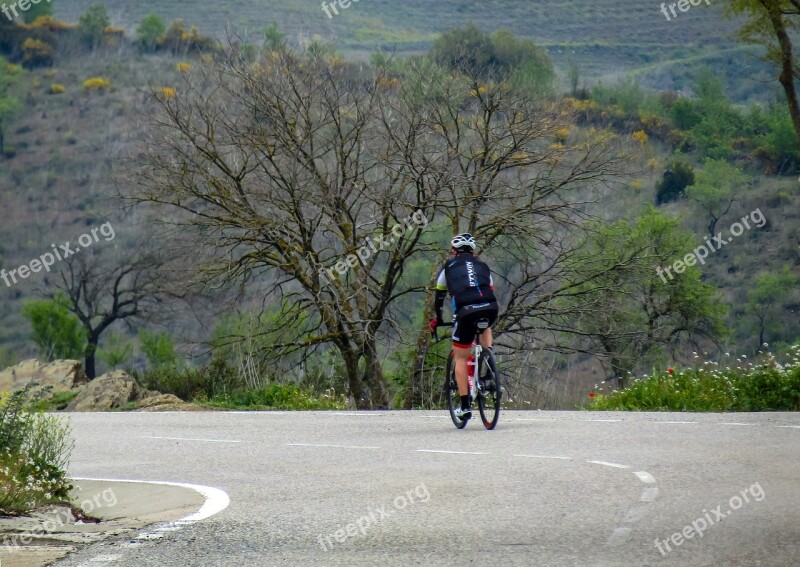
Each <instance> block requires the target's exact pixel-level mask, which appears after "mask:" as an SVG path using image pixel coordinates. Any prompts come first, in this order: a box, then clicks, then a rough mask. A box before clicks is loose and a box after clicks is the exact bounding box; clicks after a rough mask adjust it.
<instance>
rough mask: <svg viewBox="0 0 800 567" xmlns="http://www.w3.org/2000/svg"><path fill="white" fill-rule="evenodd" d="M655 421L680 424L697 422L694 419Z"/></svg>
mask: <svg viewBox="0 0 800 567" xmlns="http://www.w3.org/2000/svg"><path fill="white" fill-rule="evenodd" d="M656 423H671V424H675V425H677V424H682V423H697V422H696V421H658V422H656Z"/></svg>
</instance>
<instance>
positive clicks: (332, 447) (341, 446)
mask: <svg viewBox="0 0 800 567" xmlns="http://www.w3.org/2000/svg"><path fill="white" fill-rule="evenodd" d="M286 446H287V447H324V448H328V449H380V447H360V446H358V445H317V444H314V443H287V444H286Z"/></svg>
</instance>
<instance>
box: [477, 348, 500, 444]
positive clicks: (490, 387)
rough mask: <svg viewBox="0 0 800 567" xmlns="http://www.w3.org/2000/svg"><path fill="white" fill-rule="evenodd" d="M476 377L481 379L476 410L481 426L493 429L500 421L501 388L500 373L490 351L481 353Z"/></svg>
mask: <svg viewBox="0 0 800 567" xmlns="http://www.w3.org/2000/svg"><path fill="white" fill-rule="evenodd" d="M478 370H479V372H478V376H480V377H481V384H482V388H481V393H480V396H478V408H479V409H480V412H481V419H482V420H483V426H484V427H485V428H486V429H494V428H495V426H496V425H497V420H498V419H500V402H501V400H502V398H503V388H502V386H501V385H500V373H499V372H498V371H497V363H496V362H495V360H494V354H493V353H492V351H491V350H484V351H483V352H482V353H481V360H480V366H479V367H478Z"/></svg>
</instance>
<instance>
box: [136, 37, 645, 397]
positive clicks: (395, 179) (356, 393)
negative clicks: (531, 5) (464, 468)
mask: <svg viewBox="0 0 800 567" xmlns="http://www.w3.org/2000/svg"><path fill="white" fill-rule="evenodd" d="M156 101H157V107H158V111H157V112H156V113H154V116H155V120H154V122H155V123H154V127H153V130H152V133H151V135H150V136H149V137H148V138H147V139H146V140H145V142H146V143H145V144H144V145H143V146H142V154H141V156H140V159H139V162H138V163H139V164H140V167H139V168H137V169H136V171H135V181H136V183H137V184H138V187H137V189H136V191H135V192H134V194H133V195H131V196H132V198H133V199H134V200H135V201H137V202H140V203H148V204H155V205H157V206H159V207H161V208H162V209H161V210H162V215H161V216H162V220H163V221H164V222H170V223H173V224H174V225H176V226H179V227H181V230H182V231H183V233H184V234H185V235H190V236H191V237H192V238H193V239H194V242H195V243H196V248H197V250H198V253H197V257H196V261H195V265H196V268H197V270H198V272H199V274H200V280H201V281H203V282H205V283H206V285H208V284H214V285H220V286H231V285H239V286H245V285H248V284H259V285H262V286H266V287H267V301H270V302H271V303H272V304H274V305H277V306H279V308H280V310H281V312H280V317H279V318H278V319H277V322H276V324H277V325H279V326H280V327H281V336H282V337H283V340H280V341H275V343H274V344H273V345H270V349H269V350H270V353H271V354H272V355H273V356H288V355H290V354H292V353H296V352H298V351H309V350H313V349H314V348H317V347H320V346H322V345H326V344H328V345H333V346H335V347H336V349H338V351H339V353H340V355H341V357H342V359H343V361H344V365H345V368H346V372H347V378H348V388H349V393H350V395H351V396H353V398H354V399H355V400H356V402H357V404H358V407H360V408H382V407H387V406H388V392H387V388H386V384H385V380H384V378H383V371H382V364H381V359H380V355H381V352H380V348H381V347H382V346H383V344H385V343H386V342H387V341H388V340H389V339H394V340H397V339H398V338H399V336H398V332H397V328H398V326H397V325H396V323H397V321H399V320H400V317H401V316H402V315H403V314H402V313H400V312H399V311H398V308H397V303H398V302H397V300H398V299H399V298H402V297H405V296H407V295H409V294H419V295H420V297H421V298H422V297H424V295H423V294H424V293H425V292H426V289H427V288H428V287H429V284H428V282H424V281H416V280H414V279H412V278H407V277H405V268H406V266H407V263H408V261H409V260H410V259H412V258H417V257H419V258H428V259H431V260H433V259H435V258H436V255H435V254H432V253H431V252H432V251H433V250H434V249H438V250H440V251H441V250H442V249H443V247H442V245H443V244H444V242H437V241H435V240H434V236H433V232H434V231H433V230H432V231H430V232H431V236H432V238H431V239H425V238H423V231H422V225H421V224H417V225H413V224H412V223H410V222H409V221H408V219H409V218H410V217H411V215H412V213H415V212H417V213H418V214H419V215H424V216H420V217H418V218H420V219H421V218H424V219H425V223H427V222H435V227H436V230H437V231H438V232H439V233H440V234H441V233H442V232H445V233H447V234H451V233H454V232H458V231H466V230H468V231H471V232H472V233H473V234H476V235H477V236H478V237H479V239H480V240H481V241H482V244H483V248H484V250H485V253H486V254H487V255H488V256H489V257H490V258H493V259H494V261H495V266H496V268H497V271H498V274H499V275H500V279H501V280H502V281H498V288H499V291H500V292H501V300H502V302H503V304H504V305H506V306H507V307H506V309H505V311H504V312H503V313H502V315H501V318H500V324H499V332H500V334H501V335H502V333H504V332H505V333H509V337H514V336H527V335H528V334H536V333H550V334H553V335H556V334H558V333H560V332H561V331H563V330H564V329H567V328H568V325H567V324H566V323H565V320H566V319H567V318H568V317H569V315H570V314H571V313H573V312H574V310H575V306H574V305H572V306H570V307H569V308H567V307H564V306H562V305H561V304H560V303H559V302H558V299H559V298H561V297H565V296H567V295H569V294H577V293H578V292H577V291H576V290H577V289H578V287H579V285H580V283H581V282H585V281H586V279H587V278H589V280H591V278H592V277H596V276H593V275H588V276H587V275H585V274H583V275H582V277H583V278H584V279H583V280H581V282H576V281H575V280H574V279H573V276H574V275H576V274H581V272H579V270H577V261H578V254H577V250H578V249H579V247H580V245H581V242H582V240H581V238H580V232H581V230H582V226H583V223H584V221H585V220H586V219H587V218H589V217H590V216H591V215H590V210H589V207H590V204H591V201H592V200H594V199H595V198H597V197H596V196H597V194H599V192H600V190H602V189H604V188H605V187H608V186H611V185H612V184H613V183H614V181H615V180H616V179H618V178H619V177H620V176H621V175H622V173H623V171H624V169H625V167H626V166H627V164H628V161H629V158H630V152H628V151H626V149H625V147H624V144H623V140H621V139H619V138H616V137H614V136H612V135H610V134H607V133H603V132H586V133H578V132H573V133H572V134H571V133H570V131H571V128H572V125H573V123H574V118H573V116H572V114H571V112H570V111H569V109H568V108H567V107H565V106H563V105H560V104H557V103H554V102H549V101H545V100H536V99H534V98H532V97H531V96H530V95H528V94H526V93H525V92H523V90H522V89H519V88H515V87H512V86H511V85H510V84H509V82H508V81H505V80H502V78H499V79H498V80H497V81H494V82H492V81H489V80H487V79H485V78H484V79H478V78H477V77H472V78H469V77H465V76H463V75H459V74H458V73H451V72H450V71H447V70H444V69H442V68H440V67H438V66H436V65H435V64H433V63H430V62H428V61H425V60H420V61H418V62H417V63H416V64H415V65H414V66H412V68H411V69H410V71H409V73H408V75H407V76H406V77H405V78H404V80H403V82H402V84H400V85H398V84H397V83H396V82H395V81H391V80H387V79H386V77H384V76H383V75H381V74H380V73H379V74H377V75H375V74H373V73H372V72H371V71H369V72H367V71H364V70H363V69H361V68H359V67H357V66H354V65H347V64H345V63H343V62H341V61H340V60H339V59H337V58H336V57H329V56H325V55H324V54H322V53H317V52H313V53H310V52H309V53H305V54H296V53H292V52H289V51H286V52H281V53H275V52H273V53H270V54H268V55H266V56H265V57H264V58H263V59H262V60H259V61H258V62H256V63H255V64H250V63H244V62H241V61H236V60H235V58H232V59H231V60H230V61H228V62H227V63H220V64H216V65H215V66H208V67H200V68H197V69H196V70H195V72H194V73H193V74H188V75H187V79H186V83H185V84H184V85H183V86H182V87H181V88H180V89H178V94H177V96H172V94H170V95H169V96H166V95H164V94H161V95H158V96H157V97H156ZM447 238H449V237H447ZM200 251H202V253H201V252H200ZM431 307H432V306H431V305H430V300H429V303H428V304H427V305H426V309H427V310H428V311H429V312H430V311H431ZM421 332H422V331H421ZM426 341H427V336H426V337H425V339H422V338H420V339H419V340H418V341H417V349H418V353H417V354H418V356H417V362H416V363H415V365H414V368H415V373H414V379H413V380H414V381H415V383H414V384H413V385H412V389H416V390H417V391H418V392H419V391H421V386H420V385H419V383H418V381H419V380H420V375H421V374H422V368H421V362H420V359H421V358H422V357H423V356H424V355H423V354H422V353H421V352H420V351H422V350H426V349H427V343H426ZM509 342H510V341H509ZM556 346H563V345H560V344H559V345H556Z"/></svg>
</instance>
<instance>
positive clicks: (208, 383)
mask: <svg viewBox="0 0 800 567" xmlns="http://www.w3.org/2000/svg"><path fill="white" fill-rule="evenodd" d="M130 374H131V376H133V377H134V378H135V379H136V381H137V382H139V384H141V385H142V386H143V387H145V388H147V389H148V390H157V391H159V392H161V393H162V394H172V395H175V396H178V397H179V398H180V399H182V400H184V401H186V402H192V401H205V400H209V399H212V398H214V397H216V396H221V395H224V394H226V393H229V392H233V391H236V390H240V389H241V388H243V387H244V385H245V384H244V381H243V380H242V379H241V377H240V375H239V371H238V369H237V368H234V367H233V366H232V365H231V364H230V363H229V362H228V361H227V360H225V359H223V358H221V357H215V358H213V359H212V360H211V361H210V362H209V363H208V364H207V365H205V366H204V367H202V368H184V369H178V368H177V367H175V366H159V367H156V368H153V369H151V370H145V371H144V372H137V371H135V370H132V371H130Z"/></svg>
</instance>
